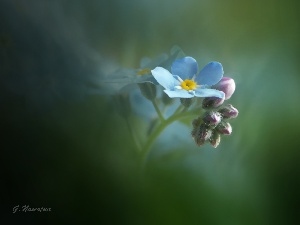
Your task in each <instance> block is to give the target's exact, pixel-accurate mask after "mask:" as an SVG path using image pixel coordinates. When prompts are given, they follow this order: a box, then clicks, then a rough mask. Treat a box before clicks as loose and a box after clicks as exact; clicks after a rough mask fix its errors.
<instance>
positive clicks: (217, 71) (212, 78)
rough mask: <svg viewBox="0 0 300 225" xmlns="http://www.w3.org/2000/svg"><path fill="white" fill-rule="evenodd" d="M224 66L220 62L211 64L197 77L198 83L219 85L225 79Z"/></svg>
mask: <svg viewBox="0 0 300 225" xmlns="http://www.w3.org/2000/svg"><path fill="white" fill-rule="evenodd" d="M223 74H224V71H223V66H222V64H221V63H219V62H210V63H208V64H207V65H206V66H204V68H203V69H202V70H201V71H200V73H199V75H198V76H197V77H196V79H195V80H196V82H197V83H198V84H200V85H203V84H206V85H209V86H211V85H214V84H216V83H218V82H219V81H220V80H221V79H222V77H223Z"/></svg>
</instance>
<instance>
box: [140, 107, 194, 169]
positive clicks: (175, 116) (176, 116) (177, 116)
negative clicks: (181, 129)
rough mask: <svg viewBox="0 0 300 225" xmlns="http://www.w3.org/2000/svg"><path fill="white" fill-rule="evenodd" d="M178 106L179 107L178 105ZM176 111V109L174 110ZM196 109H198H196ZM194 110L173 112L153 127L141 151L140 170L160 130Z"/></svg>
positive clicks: (190, 114)
mask: <svg viewBox="0 0 300 225" xmlns="http://www.w3.org/2000/svg"><path fill="white" fill-rule="evenodd" d="M179 108H180V107H179ZM176 111H177V110H176ZM197 111H198V110H197ZM195 113H196V111H195V110H193V111H190V112H183V113H180V114H178V113H174V114H173V115H172V116H170V117H169V118H168V119H166V120H164V121H162V123H161V124H160V125H159V126H158V127H157V128H156V129H155V131H154V132H153V133H152V134H151V135H150V136H149V138H148V140H147V142H146V144H145V146H144V148H143V151H142V156H141V158H142V159H141V160H142V170H143V169H144V167H145V165H146V162H147V159H148V155H149V153H150V150H151V146H152V144H153V143H154V141H155V140H156V138H157V137H158V136H159V135H160V134H161V133H162V131H163V130H164V129H165V128H166V127H167V126H168V125H170V124H171V123H173V122H175V121H177V120H180V119H183V118H185V117H189V116H193V115H195Z"/></svg>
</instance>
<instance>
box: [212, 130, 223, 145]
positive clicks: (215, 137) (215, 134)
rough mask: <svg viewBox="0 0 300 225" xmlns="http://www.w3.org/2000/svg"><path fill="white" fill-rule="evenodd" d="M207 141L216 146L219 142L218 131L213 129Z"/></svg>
mask: <svg viewBox="0 0 300 225" xmlns="http://www.w3.org/2000/svg"><path fill="white" fill-rule="evenodd" d="M209 142H210V144H211V145H212V146H213V147H214V148H216V147H218V145H219V144H220V142H221V135H220V134H219V133H218V132H216V131H213V132H212V134H211V137H210V138H209Z"/></svg>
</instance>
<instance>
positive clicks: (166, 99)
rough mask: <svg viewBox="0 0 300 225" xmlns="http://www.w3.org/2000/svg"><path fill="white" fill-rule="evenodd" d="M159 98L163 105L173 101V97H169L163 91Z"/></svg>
mask: <svg viewBox="0 0 300 225" xmlns="http://www.w3.org/2000/svg"><path fill="white" fill-rule="evenodd" d="M161 100H162V102H163V103H164V105H170V104H171V103H172V102H173V101H174V98H170V97H169V96H168V95H167V94H166V93H165V92H163V94H162V97H161Z"/></svg>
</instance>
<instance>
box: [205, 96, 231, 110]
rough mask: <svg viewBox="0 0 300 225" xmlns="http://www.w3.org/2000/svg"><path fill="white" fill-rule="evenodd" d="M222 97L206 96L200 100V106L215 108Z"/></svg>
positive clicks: (220, 103) (221, 102)
mask: <svg viewBox="0 0 300 225" xmlns="http://www.w3.org/2000/svg"><path fill="white" fill-rule="evenodd" d="M224 100H225V99H224V98H217V97H206V98H204V99H203V101H202V108H203V109H211V108H217V107H219V106H220V105H222V104H223V102H224Z"/></svg>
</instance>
